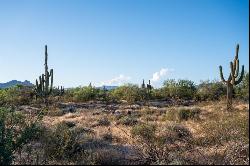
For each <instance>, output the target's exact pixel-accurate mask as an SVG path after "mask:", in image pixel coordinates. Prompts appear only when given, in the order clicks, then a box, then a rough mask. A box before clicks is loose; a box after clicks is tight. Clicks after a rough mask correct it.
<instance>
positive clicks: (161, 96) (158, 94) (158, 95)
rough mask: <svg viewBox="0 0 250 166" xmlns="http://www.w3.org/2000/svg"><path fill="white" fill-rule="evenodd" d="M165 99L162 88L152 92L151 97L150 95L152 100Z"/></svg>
mask: <svg viewBox="0 0 250 166" xmlns="http://www.w3.org/2000/svg"><path fill="white" fill-rule="evenodd" d="M165 97H166V96H165V93H164V90H163V88H159V89H153V90H152V95H151V98H152V99H164V98H165Z"/></svg>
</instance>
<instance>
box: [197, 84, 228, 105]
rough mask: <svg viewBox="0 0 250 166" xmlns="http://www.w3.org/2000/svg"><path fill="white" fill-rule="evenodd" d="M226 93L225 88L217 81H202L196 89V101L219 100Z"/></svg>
mask: <svg viewBox="0 0 250 166" xmlns="http://www.w3.org/2000/svg"><path fill="white" fill-rule="evenodd" d="M226 93H227V88H226V86H225V85H224V84H223V83H222V82H218V81H212V82H210V81H209V80H208V81H202V82H201V83H200V84H199V85H198V88H197V93H196V99H197V100H201V101H205V100H212V101H213V100H219V99H220V98H222V97H223V96H225V95H226Z"/></svg>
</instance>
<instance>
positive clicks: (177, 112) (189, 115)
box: [163, 107, 202, 122]
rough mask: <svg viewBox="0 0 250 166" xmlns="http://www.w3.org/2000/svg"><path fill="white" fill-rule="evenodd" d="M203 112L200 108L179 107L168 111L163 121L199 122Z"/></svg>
mask: <svg viewBox="0 0 250 166" xmlns="http://www.w3.org/2000/svg"><path fill="white" fill-rule="evenodd" d="M201 112H202V110H201V109H200V108H199V107H177V108H170V109H168V110H167V112H166V114H165V116H164V118H163V120H168V121H178V122H181V121H187V120H189V119H191V120H199V119H200V114H201Z"/></svg>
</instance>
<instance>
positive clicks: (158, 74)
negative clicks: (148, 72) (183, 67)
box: [151, 68, 174, 82]
mask: <svg viewBox="0 0 250 166" xmlns="http://www.w3.org/2000/svg"><path fill="white" fill-rule="evenodd" d="M173 71H174V69H167V68H162V69H161V70H160V71H158V72H155V73H154V74H153V77H152V78H151V80H152V81H153V82H157V81H159V80H160V79H161V78H163V77H164V76H166V75H167V74H169V73H171V72H173Z"/></svg>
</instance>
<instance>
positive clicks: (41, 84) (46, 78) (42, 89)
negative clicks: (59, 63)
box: [35, 45, 53, 106]
mask: <svg viewBox="0 0 250 166" xmlns="http://www.w3.org/2000/svg"><path fill="white" fill-rule="evenodd" d="M47 62H48V53H47V45H45V63H44V68H45V73H44V74H42V76H39V80H36V88H35V92H36V96H37V97H41V98H43V99H44V102H45V104H46V106H48V96H49V95H50V94H51V93H52V90H53V69H51V70H50V72H49V71H48V63H47Z"/></svg>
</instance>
